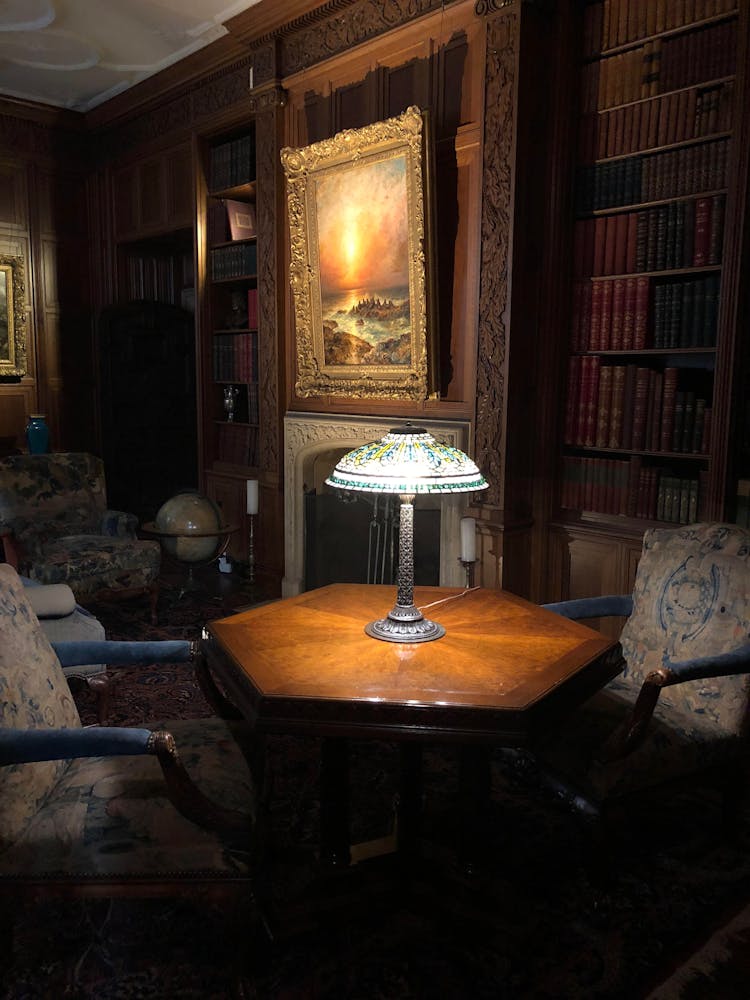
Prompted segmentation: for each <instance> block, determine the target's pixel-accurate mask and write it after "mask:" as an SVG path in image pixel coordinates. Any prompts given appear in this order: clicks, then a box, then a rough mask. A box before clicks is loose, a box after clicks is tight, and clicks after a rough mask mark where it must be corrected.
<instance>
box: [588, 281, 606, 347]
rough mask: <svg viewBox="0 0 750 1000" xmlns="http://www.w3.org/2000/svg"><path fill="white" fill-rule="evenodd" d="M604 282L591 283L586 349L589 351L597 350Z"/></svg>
mask: <svg viewBox="0 0 750 1000" xmlns="http://www.w3.org/2000/svg"><path fill="white" fill-rule="evenodd" d="M604 284H605V282H603V281H592V282H591V322H590V324H589V338H588V343H587V345H586V349H587V350H589V351H598V350H599V335H600V331H601V327H602V291H603V288H604Z"/></svg>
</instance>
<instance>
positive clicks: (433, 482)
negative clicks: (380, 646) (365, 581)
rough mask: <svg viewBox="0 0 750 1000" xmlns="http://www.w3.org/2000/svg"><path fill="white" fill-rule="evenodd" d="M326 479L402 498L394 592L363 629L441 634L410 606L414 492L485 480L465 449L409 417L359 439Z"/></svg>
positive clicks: (397, 634)
mask: <svg viewBox="0 0 750 1000" xmlns="http://www.w3.org/2000/svg"><path fill="white" fill-rule="evenodd" d="M326 485H328V486H335V487H337V488H338V489H341V490H351V491H354V492H362V493H397V494H398V495H399V498H400V500H401V508H400V516H399V534H398V596H397V598H396V604H395V605H394V607H393V610H392V611H390V612H389V613H388V615H387V617H385V618H381V619H379V620H378V621H374V622H370V623H369V625H366V626H365V632H366V633H367V634H368V635H369V636H372V637H373V638H374V639H384V640H386V641H387V642H429V641H430V640H432V639H439V638H440V637H441V636H443V635H445V629H444V628H443V626H442V625H438V624H437V622H433V621H430V620H429V619H427V618H425V617H424V615H423V614H422V612H421V611H420V610H419V608H416V607H415V606H414V497H415V495H416V494H417V493H472V492H474V491H475V490H484V489H486V488H487V485H488V484H487V481H486V480H485V478H484V476H483V475H482V474H481V472H480V471H479V469H478V468H477V467H476V465H475V464H474V462H472V460H471V459H470V458H469V456H468V455H466V454H464V452H462V451H461V450H460V449H458V448H454V447H453V446H452V445H446V444H441V443H440V442H439V441H436V440H435V438H434V437H433V436H432V434H430V433H428V431H426V430H425V429H424V428H423V427H414V426H412V424H410V423H406V424H404V426H403V427H395V428H393V430H390V431H389V432H388V433H387V434H386V435H385V436H384V437H383V438H382V439H381V440H380V441H372V442H371V443H370V444H364V445H360V446H359V447H358V448H354V449H353V451H350V452H347V453H346V455H344V456H343V458H341V459H340V460H339V461H338V463H337V464H336V467H335V469H334V470H333V472H332V473H331V475H330V476H329V477H328V479H326Z"/></svg>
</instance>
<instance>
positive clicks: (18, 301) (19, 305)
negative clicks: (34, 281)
mask: <svg viewBox="0 0 750 1000" xmlns="http://www.w3.org/2000/svg"><path fill="white" fill-rule="evenodd" d="M24 296H25V285H24V267H23V257H14V256H8V255H5V254H0V376H2V375H25V374H26V310H25V308H24Z"/></svg>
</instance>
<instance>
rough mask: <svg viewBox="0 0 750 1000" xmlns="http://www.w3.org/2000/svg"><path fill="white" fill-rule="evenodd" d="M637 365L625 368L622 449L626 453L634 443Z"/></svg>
mask: <svg viewBox="0 0 750 1000" xmlns="http://www.w3.org/2000/svg"><path fill="white" fill-rule="evenodd" d="M636 372H637V368H636V366H635V365H627V366H626V367H625V388H624V390H623V394H622V440H621V444H620V447H622V448H624V449H625V450H626V451H627V450H629V449H630V447H631V445H632V442H633V407H634V405H635V378H636Z"/></svg>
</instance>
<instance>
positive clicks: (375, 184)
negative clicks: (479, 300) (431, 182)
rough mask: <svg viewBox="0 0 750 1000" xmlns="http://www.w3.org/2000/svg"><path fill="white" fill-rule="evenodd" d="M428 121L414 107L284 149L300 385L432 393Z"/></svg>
mask: <svg viewBox="0 0 750 1000" xmlns="http://www.w3.org/2000/svg"><path fill="white" fill-rule="evenodd" d="M424 126H425V122H424V119H423V115H422V113H421V112H420V110H419V108H416V107H410V108H407V110H406V111H404V112H403V114H401V115H399V116H397V117H394V118H390V119H388V120H386V121H382V122H377V123H375V124H372V125H367V126H365V127H363V128H359V129H347V130H345V131H342V132H339V133H337V134H336V135H334V136H333V137H332V138H331V139H324V140H321V141H320V142H315V143H312V144H311V145H309V146H305V147H303V148H300V149H294V148H289V147H287V148H285V149H282V151H281V161H282V164H283V167H284V171H285V174H286V181H287V198H288V210H289V233H290V265H289V271H290V282H291V287H292V294H293V299H294V319H295V346H296V365H297V371H296V381H295V388H296V392H297V394H298V395H299V396H300V397H311V396H342V397H347V398H351V399H361V398H381V399H403V400H423V399H425V398H426V397H427V396H428V395H429V393H430V390H431V385H430V382H431V377H430V373H431V371H432V369H433V365H434V359H433V358H432V357H431V356H429V354H430V350H431V346H430V345H429V344H428V335H427V329H428V325H427V320H428V317H427V307H428V303H427V273H428V272H427V259H426V249H425V247H426V243H427V240H426V231H427V230H426V215H425V203H426V200H427V199H426V193H425V187H426V170H425V164H426V163H428V162H429V160H428V158H427V157H426V153H425V127H424Z"/></svg>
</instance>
